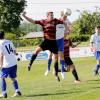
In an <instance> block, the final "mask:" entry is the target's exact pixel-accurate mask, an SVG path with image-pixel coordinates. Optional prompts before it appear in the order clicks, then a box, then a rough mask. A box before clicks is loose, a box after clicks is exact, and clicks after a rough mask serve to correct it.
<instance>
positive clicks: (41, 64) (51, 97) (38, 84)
mask: <svg viewBox="0 0 100 100" xmlns="http://www.w3.org/2000/svg"><path fill="white" fill-rule="evenodd" d="M73 62H74V64H75V65H76V69H77V71H78V74H79V77H80V80H81V84H75V83H74V78H73V76H72V74H71V73H70V72H69V73H66V74H65V76H66V78H65V80H62V79H61V82H58V81H57V80H56V79H55V77H54V75H53V64H52V68H51V72H50V73H49V74H48V76H44V72H45V70H46V65H47V61H35V62H34V64H33V66H32V69H31V71H30V72H28V71H27V65H28V62H18V81H19V85H20V89H21V92H22V96H21V97H16V98H12V97H11V95H12V94H13V92H14V91H13V88H12V84H11V81H10V80H9V79H8V80H7V83H8V86H7V92H8V98H7V100H99V99H100V76H93V67H94V66H95V63H96V62H95V59H94V58H93V57H88V58H75V59H73ZM59 76H60V73H59ZM60 77H61V76H60Z"/></svg>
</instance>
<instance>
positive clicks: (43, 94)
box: [26, 91, 84, 97]
mask: <svg viewBox="0 0 100 100" xmlns="http://www.w3.org/2000/svg"><path fill="white" fill-rule="evenodd" d="M80 92H84V91H74V92H60V93H42V94H31V95H26V97H37V96H40V97H42V96H51V95H64V94H74V93H80Z"/></svg>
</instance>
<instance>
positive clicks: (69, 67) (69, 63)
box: [64, 37, 80, 83]
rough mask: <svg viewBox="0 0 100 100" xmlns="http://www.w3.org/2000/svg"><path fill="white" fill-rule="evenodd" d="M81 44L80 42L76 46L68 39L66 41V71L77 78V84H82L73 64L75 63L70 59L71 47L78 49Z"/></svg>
mask: <svg viewBox="0 0 100 100" xmlns="http://www.w3.org/2000/svg"><path fill="white" fill-rule="evenodd" d="M79 43H80V42H78V43H77V44H76V45H74V44H73V43H72V41H71V39H69V38H68V37H67V38H65V39H64V59H65V71H70V70H71V72H72V74H73V76H74V77H75V83H80V80H79V77H78V74H77V71H76V68H75V65H74V64H73V61H72V60H71V58H70V47H72V48H74V47H76V46H77V45H78V44H79Z"/></svg>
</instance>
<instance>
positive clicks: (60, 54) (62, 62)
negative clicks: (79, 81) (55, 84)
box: [57, 38, 65, 79]
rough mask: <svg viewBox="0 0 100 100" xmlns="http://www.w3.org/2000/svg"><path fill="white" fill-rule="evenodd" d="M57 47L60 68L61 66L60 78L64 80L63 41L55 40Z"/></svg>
mask: <svg viewBox="0 0 100 100" xmlns="http://www.w3.org/2000/svg"><path fill="white" fill-rule="evenodd" d="M57 46H58V55H59V57H60V66H61V76H62V78H63V79H64V66H65V61H64V39H63V38H62V39H59V40H57Z"/></svg>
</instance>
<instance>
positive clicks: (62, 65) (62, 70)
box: [60, 60, 65, 72]
mask: <svg viewBox="0 0 100 100" xmlns="http://www.w3.org/2000/svg"><path fill="white" fill-rule="evenodd" d="M60 65H61V72H64V66H65V61H64V60H60Z"/></svg>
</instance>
